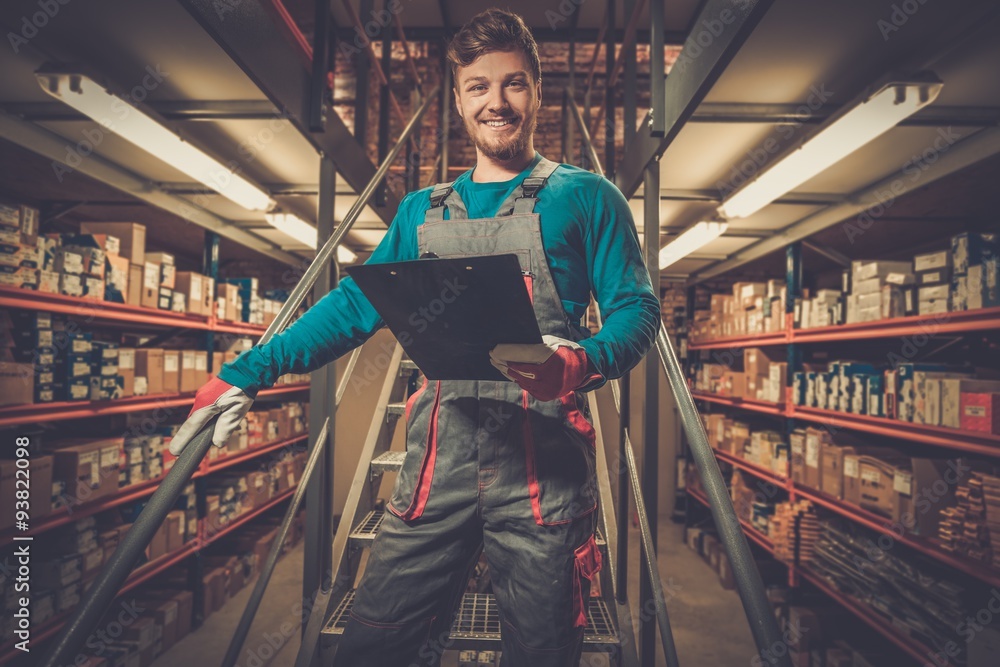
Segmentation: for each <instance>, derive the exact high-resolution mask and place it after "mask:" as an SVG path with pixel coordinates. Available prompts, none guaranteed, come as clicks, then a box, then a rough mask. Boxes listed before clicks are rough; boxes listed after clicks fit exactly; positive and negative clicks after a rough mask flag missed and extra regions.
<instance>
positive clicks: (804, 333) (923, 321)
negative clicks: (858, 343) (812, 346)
mask: <svg viewBox="0 0 1000 667" xmlns="http://www.w3.org/2000/svg"><path fill="white" fill-rule="evenodd" d="M989 329H993V330H996V329H1000V308H979V309H977V310H960V311H956V312H952V313H941V314H937V315H914V316H912V317H896V318H893V319H891V320H879V321H877V322H857V323H854V324H838V325H836V326H832V327H816V328H814V329H795V330H793V331H792V335H791V340H790V342H792V343H826V342H836V341H845V340H861V339H866V338H895V337H897V336H913V335H917V334H923V335H925V336H935V335H939V334H956V333H971V332H974V331H985V330H989Z"/></svg>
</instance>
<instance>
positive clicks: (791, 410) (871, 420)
mask: <svg viewBox="0 0 1000 667" xmlns="http://www.w3.org/2000/svg"><path fill="white" fill-rule="evenodd" d="M692 396H694V398H695V399H697V400H700V401H706V402H708V403H715V404H717V405H726V406H729V407H733V408H738V409H740V410H749V411H751V412H760V413H763V414H769V415H775V416H784V417H790V418H792V419H801V420H804V421H811V422H815V423H817V424H824V425H827V426H831V427H833V428H845V429H849V430H852V431H861V432H864V433H872V434H875V435H882V436H886V437H889V438H899V439H903V440H907V441H909V442H919V443H921V444H925V445H933V446H935V447H945V448H947V449H954V450H957V451H963V452H968V453H970V454H979V455H981V456H991V457H996V456H1000V435H992V434H990V433H978V432H975V431H960V430H958V429H954V428H947V427H944V426H930V425H927V424H914V423H912V422H905V421H900V420H898V419H887V418H885V417H869V416H868V415H856V414H852V413H850V412H837V411H836V410H820V409H819V408H807V407H803V406H800V405H796V406H787V405H783V404H780V403H766V402H764V401H755V400H752V399H741V398H736V397H732V396H719V395H717V394H708V393H704V392H692Z"/></svg>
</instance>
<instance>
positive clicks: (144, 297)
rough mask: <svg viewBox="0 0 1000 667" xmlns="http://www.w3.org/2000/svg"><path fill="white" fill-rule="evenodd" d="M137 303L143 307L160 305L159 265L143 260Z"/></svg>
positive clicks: (157, 306)
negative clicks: (140, 286)
mask: <svg viewBox="0 0 1000 667" xmlns="http://www.w3.org/2000/svg"><path fill="white" fill-rule="evenodd" d="M139 305H141V306H142V307H144V308H159V305H160V265H159V264H153V263H152V262H145V263H144V264H143V269H142V291H141V294H140V297H139Z"/></svg>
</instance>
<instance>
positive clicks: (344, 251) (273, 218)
mask: <svg viewBox="0 0 1000 667" xmlns="http://www.w3.org/2000/svg"><path fill="white" fill-rule="evenodd" d="M264 218H266V219H267V224H269V225H271V226H272V227H274V228H275V229H277V230H278V231H279V232H281V233H283V234H287V235H288V236H291V237H292V238H293V239H295V240H296V241H298V242H299V243H301V244H302V245H305V246H308V247H310V248H312V249H313V250H315V249H316V228H315V227H313V226H312V225H310V224H309V223H308V222H306V221H305V220H303V219H302V218H300V217H299V216H297V215H295V214H294V213H284V212H281V211H275V212H273V213H265V214H264ZM357 259H358V256H357V255H356V254H354V252H353V251H351V249H350V248H347V247H344V246H343V245H338V246H337V261H338V262H340V263H341V264H351V263H353V262H355V261H357Z"/></svg>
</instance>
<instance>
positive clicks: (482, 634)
mask: <svg viewBox="0 0 1000 667" xmlns="http://www.w3.org/2000/svg"><path fill="white" fill-rule="evenodd" d="M354 593H355V591H354V590H353V589H352V590H349V591H347V594H346V595H344V598H343V599H342V600H341V601H340V603H339V604H338V605H337V608H336V609H335V610H334V612H333V615H332V616H330V620H329V621H327V624H326V626H325V627H324V628H323V635H324V637H325V638H326V639H327V640H328V641H331V640H332V641H336V640H338V639H339V638H340V635H342V634H344V628H345V627H346V626H347V618H348V616H350V613H351V607H352V606H353V605H354ZM448 639H449V642H448V643H447V644H446V645H447V646H449V647H450V648H453V649H456V650H461V649H463V648H468V647H472V648H480V649H481V648H483V647H484V645H489V644H497V645H499V644H500V612H499V610H498V609H497V603H496V598H495V597H493V594H492V593H466V594H465V595H463V596H462V602H461V604H460V605H459V609H458V614H456V616H455V621H454V623H452V626H451V632H450V633H449V634H448ZM583 643H584V646H585V647H586V646H587V645H590V646H595V645H597V646H609V645H613V646H617V645H618V643H619V641H618V632H617V630H616V629H615V625H614V622H613V621H612V617H611V612H610V611H609V610H608V606H607V605H606V604H605V603H604V600H602V599H600V598H591V599H590V604H589V606H588V608H587V630H586V632H585V634H584V636H583Z"/></svg>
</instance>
